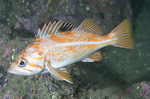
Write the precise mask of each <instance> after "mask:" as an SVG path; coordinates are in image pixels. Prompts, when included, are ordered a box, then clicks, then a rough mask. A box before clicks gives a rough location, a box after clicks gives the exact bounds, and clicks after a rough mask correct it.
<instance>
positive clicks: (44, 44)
mask: <svg viewBox="0 0 150 99" xmlns="http://www.w3.org/2000/svg"><path fill="white" fill-rule="evenodd" d="M60 28H65V31H63V32H62V31H60ZM108 45H114V46H118V47H122V48H129V49H132V48H134V47H135V45H134V42H133V39H132V36H131V25H130V22H129V19H126V20H124V21H123V22H122V23H121V24H120V25H118V26H117V27H116V28H115V29H114V30H112V31H111V32H110V33H109V34H108V35H103V32H102V30H101V29H100V27H99V26H98V25H97V24H96V23H94V22H93V21H91V20H90V19H85V20H84V21H83V22H82V23H81V24H80V25H79V26H78V27H77V28H74V26H73V25H71V24H66V23H63V22H61V21H58V22H53V23H52V22H50V23H49V24H48V25H44V26H43V28H42V30H40V29H39V31H38V33H37V36H36V39H35V40H34V41H33V42H31V43H30V44H29V45H28V46H27V47H26V48H25V49H24V50H23V51H22V52H21V53H20V54H19V55H18V56H17V57H16V58H15V59H14V61H13V62H12V64H11V66H10V68H9V70H8V72H10V73H13V74H18V75H26V76H28V75H33V74H38V73H50V74H51V75H52V76H53V77H54V78H55V79H57V80H65V81H67V82H69V83H72V80H71V77H70V75H69V73H68V71H67V69H66V68H65V66H67V65H70V64H72V63H75V62H78V61H82V62H94V61H100V60H101V59H102V56H101V53H100V51H98V50H99V49H101V48H103V47H105V46H108Z"/></svg>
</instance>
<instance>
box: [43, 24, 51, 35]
mask: <svg viewBox="0 0 150 99" xmlns="http://www.w3.org/2000/svg"><path fill="white" fill-rule="evenodd" d="M50 25H51V22H49V23H48V25H47V27H46V29H45V31H44V33H43V36H45V35H46V32H47V31H48V30H49V26H50Z"/></svg>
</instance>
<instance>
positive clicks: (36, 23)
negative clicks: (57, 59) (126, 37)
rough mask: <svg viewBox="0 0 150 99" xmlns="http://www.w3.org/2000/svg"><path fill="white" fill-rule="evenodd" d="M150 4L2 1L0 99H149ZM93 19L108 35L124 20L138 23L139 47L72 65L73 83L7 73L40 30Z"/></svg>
mask: <svg viewBox="0 0 150 99" xmlns="http://www.w3.org/2000/svg"><path fill="white" fill-rule="evenodd" d="M149 5H150V1H149V0H142V1H141V0H19V1H18V0H1V1H0V57H1V58H0V98H2V99H50V98H51V99H70V98H71V99H94V98H95V99H142V98H143V99H150V95H149V94H150V82H149V80H150V76H149V75H150V61H149V60H150V28H149V27H150V12H149V11H150V6H149ZM85 18H90V19H92V20H94V21H95V22H96V23H97V24H99V26H100V27H101V28H102V30H103V31H104V33H105V34H108V33H109V32H110V31H111V30H112V29H113V28H115V27H116V26H117V25H118V24H119V23H121V22H122V21H123V20H124V19H126V18H130V19H131V22H132V24H133V37H134V40H135V43H136V49H133V50H128V49H122V48H116V47H112V46H109V47H106V48H103V49H102V50H101V52H102V54H103V60H102V61H100V62H95V63H81V62H79V63H76V64H73V65H71V66H68V70H69V72H70V74H71V76H72V79H73V82H74V83H73V84H69V83H67V82H65V81H56V80H54V79H53V78H52V77H50V75H49V74H44V75H41V74H39V75H34V76H28V77H26V76H18V75H12V74H8V73H7V69H8V67H9V65H10V63H11V62H12V56H13V55H14V54H17V53H19V52H20V51H21V50H22V49H23V48H24V47H25V46H26V45H27V44H28V43H30V42H31V41H32V40H33V39H34V37H35V34H36V33H37V31H38V28H42V26H43V24H45V23H49V21H54V20H62V21H64V22H69V23H72V24H74V25H75V26H78V25H79V24H80V23H81V22H82V21H83V20H84V19H85Z"/></svg>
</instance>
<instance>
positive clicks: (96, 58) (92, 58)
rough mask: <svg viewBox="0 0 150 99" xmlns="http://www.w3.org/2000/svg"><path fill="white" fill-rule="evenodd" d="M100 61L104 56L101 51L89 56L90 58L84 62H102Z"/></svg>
mask: <svg viewBox="0 0 150 99" xmlns="http://www.w3.org/2000/svg"><path fill="white" fill-rule="evenodd" d="M100 60H102V55H101V52H100V51H97V52H95V53H94V54H92V55H91V56H89V57H88V58H85V59H84V60H82V62H94V61H100Z"/></svg>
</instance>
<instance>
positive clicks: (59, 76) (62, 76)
mask: <svg viewBox="0 0 150 99" xmlns="http://www.w3.org/2000/svg"><path fill="white" fill-rule="evenodd" d="M47 69H48V71H49V72H50V74H51V75H52V76H53V77H54V78H55V79H56V80H65V81H67V82H69V83H73V82H72V79H71V77H70V75H69V73H68V71H67V69H66V68H58V69H54V68H52V67H51V66H47Z"/></svg>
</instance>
